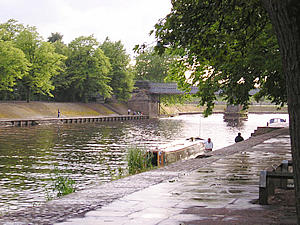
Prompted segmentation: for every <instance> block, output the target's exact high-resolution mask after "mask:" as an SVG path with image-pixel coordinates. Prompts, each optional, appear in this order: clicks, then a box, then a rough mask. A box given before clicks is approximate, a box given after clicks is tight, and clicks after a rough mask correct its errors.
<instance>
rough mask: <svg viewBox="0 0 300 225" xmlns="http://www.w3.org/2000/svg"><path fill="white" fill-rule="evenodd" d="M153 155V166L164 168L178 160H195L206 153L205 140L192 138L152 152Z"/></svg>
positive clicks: (165, 145) (157, 148)
mask: <svg viewBox="0 0 300 225" xmlns="http://www.w3.org/2000/svg"><path fill="white" fill-rule="evenodd" d="M151 152H152V153H153V159H152V164H153V165H154V166H164V165H168V164H170V163H173V162H176V161H178V160H184V159H188V158H195V157H197V156H198V155H200V154H203V153H204V140H203V139H201V138H197V137H196V138H195V137H191V138H188V139H182V140H178V141H174V142H172V143H168V144H164V145H161V146H159V147H156V148H155V149H153V150H151Z"/></svg>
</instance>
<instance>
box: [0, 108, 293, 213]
mask: <svg viewBox="0 0 300 225" xmlns="http://www.w3.org/2000/svg"><path fill="white" fill-rule="evenodd" d="M274 117H280V118H284V119H287V121H288V115H287V114H276V115H275V114H249V115H248V119H247V120H245V121H241V122H239V123H232V122H225V121H224V120H223V114H213V115H211V116H209V117H207V118H204V117H203V116H202V115H199V114H196V115H183V116H176V117H170V118H161V119H150V120H138V121H123V122H106V123H88V124H61V125H42V126H34V127H29V128H27V127H0V200H1V201H0V216H1V214H3V213H6V212H8V211H15V210H18V209H21V208H23V207H26V206H35V205H39V204H42V203H43V202H45V201H47V199H48V198H49V197H53V196H54V195H55V194H56V193H55V192H54V191H53V190H52V185H53V177H54V176H55V173H54V172H53V171H54V170H58V171H59V173H60V175H62V176H66V177H70V178H71V179H73V180H74V181H75V186H76V190H82V189H84V188H88V187H91V186H92V185H97V184H101V183H103V182H108V181H110V180H111V179H113V177H116V176H117V174H118V173H120V171H126V152H127V150H128V148H130V147H139V148H146V149H149V148H154V147H156V146H159V145H160V144H164V143H167V142H171V141H173V140H177V139H181V138H188V137H196V136H199V137H201V138H204V139H207V138H208V137H210V138H211V139H212V141H213V143H214V150H216V149H220V148H222V147H225V146H228V145H231V144H233V143H234V138H235V136H236V134H237V133H238V132H241V133H242V136H243V137H244V138H245V139H247V138H249V137H250V136H251V133H252V132H253V131H254V130H255V129H256V128H257V127H258V126H265V125H266V123H267V121H268V120H269V119H270V118H274Z"/></svg>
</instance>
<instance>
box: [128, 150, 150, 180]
mask: <svg viewBox="0 0 300 225" xmlns="http://www.w3.org/2000/svg"><path fill="white" fill-rule="evenodd" d="M152 158H153V154H152V153H151V152H147V151H145V150H143V149H139V148H136V147H131V148H129V149H128V154H127V165H128V173H129V174H136V173H140V172H143V171H146V170H148V169H151V168H152V167H153V166H152V163H151V161H152Z"/></svg>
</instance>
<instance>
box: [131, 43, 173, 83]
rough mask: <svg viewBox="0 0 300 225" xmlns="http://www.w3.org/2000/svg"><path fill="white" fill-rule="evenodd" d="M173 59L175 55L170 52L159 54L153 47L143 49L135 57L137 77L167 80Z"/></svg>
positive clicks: (157, 80)
mask: <svg viewBox="0 0 300 225" xmlns="http://www.w3.org/2000/svg"><path fill="white" fill-rule="evenodd" d="M173 60H174V57H173V56H172V55H169V54H168V53H163V54H161V55H159V54H157V53H156V52H155V51H154V49H153V48H148V49H143V51H141V52H139V54H138V56H137V57H136V58H135V61H136V63H135V72H136V79H137V80H149V81H152V82H165V79H166V77H167V76H168V71H169V66H170V64H171V62H172V61H173Z"/></svg>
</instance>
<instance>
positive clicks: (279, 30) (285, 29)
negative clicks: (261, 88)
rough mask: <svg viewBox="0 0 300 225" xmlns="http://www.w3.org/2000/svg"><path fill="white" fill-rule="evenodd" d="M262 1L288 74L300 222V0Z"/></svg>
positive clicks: (291, 132)
mask: <svg viewBox="0 0 300 225" xmlns="http://www.w3.org/2000/svg"><path fill="white" fill-rule="evenodd" d="M262 2H263V4H264V6H265V8H266V9H267V11H268V13H269V15H270V19H271V22H272V24H273V27H274V29H275V32H276V36H277V39H278V44H279V48H280V53H281V56H282V62H283V69H284V73H285V76H286V85H287V98H288V109H289V118H290V135H291V146H292V157H293V170H294V176H295V179H294V181H295V193H296V208H297V220H298V224H300V2H299V0H262Z"/></svg>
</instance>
